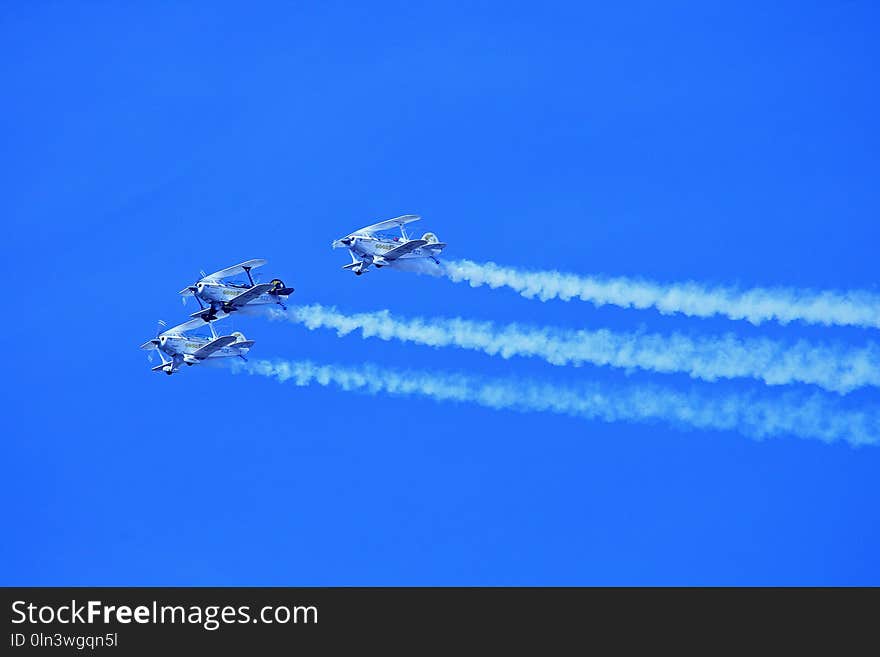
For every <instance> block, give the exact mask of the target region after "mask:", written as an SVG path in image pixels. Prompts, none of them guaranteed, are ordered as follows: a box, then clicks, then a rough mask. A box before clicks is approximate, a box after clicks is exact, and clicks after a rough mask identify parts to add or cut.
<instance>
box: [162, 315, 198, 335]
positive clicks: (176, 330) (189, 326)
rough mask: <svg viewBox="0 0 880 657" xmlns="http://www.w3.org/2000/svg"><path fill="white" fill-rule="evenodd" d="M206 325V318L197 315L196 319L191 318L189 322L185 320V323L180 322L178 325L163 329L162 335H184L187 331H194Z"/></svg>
mask: <svg viewBox="0 0 880 657" xmlns="http://www.w3.org/2000/svg"><path fill="white" fill-rule="evenodd" d="M204 325H205V320H203V319H202V318H201V317H197V318H195V319H191V320H189V321H188V322H184V323H183V324H178V325H177V326H172V327H171V328H170V329H165V330H164V331H162V335H165V334H168V335H182V334H184V333H186V332H187V331H194V330H196V329H197V328H202V327H203V326H204Z"/></svg>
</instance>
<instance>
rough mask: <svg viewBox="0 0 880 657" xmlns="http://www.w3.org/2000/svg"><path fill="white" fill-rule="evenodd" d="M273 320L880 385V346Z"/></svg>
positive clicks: (495, 351) (840, 388) (485, 348)
mask: <svg viewBox="0 0 880 657" xmlns="http://www.w3.org/2000/svg"><path fill="white" fill-rule="evenodd" d="M269 316H270V317H272V318H274V319H282V318H284V319H287V320H289V321H292V322H295V323H299V324H302V325H304V326H306V327H307V328H309V329H310V330H315V329H317V328H328V329H333V330H335V331H336V332H337V333H338V334H339V335H340V336H342V335H346V334H348V333H351V332H352V331H355V330H360V332H361V335H362V336H363V337H364V338H369V337H377V338H381V339H383V340H399V341H401V342H411V343H414V344H422V345H428V346H432V347H447V346H455V347H459V348H461V349H470V350H474V351H482V352H484V353H486V354H489V355H491V356H496V355H497V356H501V357H502V358H510V357H512V356H526V357H537V358H542V359H544V360H545V361H547V362H548V363H552V364H553V365H576V366H577V365H582V364H584V363H591V364H594V365H599V366H605V365H607V366H611V367H619V368H625V369H633V368H638V369H642V370H647V371H651V372H659V373H671V372H681V373H685V374H688V375H690V376H691V377H692V378H695V379H703V380H705V381H716V380H718V379H732V378H752V379H757V380H760V381H763V382H764V383H766V384H767V385H785V384H790V383H807V384H815V385H818V386H820V387H822V388H825V389H826V390H830V391H833V392H837V393H841V394H845V393H848V392H851V391H852V390H855V389H856V388H860V387H863V386H880V366H878V365H880V346H878V345H877V344H875V343H869V344H868V345H867V346H864V347H861V348H858V349H851V348H848V347H846V346H845V345H842V344H833V343H832V344H823V345H814V344H810V343H808V342H804V341H799V342H796V343H793V344H785V343H780V342H777V341H774V340H769V339H765V338H760V339H740V338H738V337H736V336H735V335H732V334H727V335H723V336H705V337H688V336H685V335H681V334H672V335H668V336H664V335H659V334H645V333H618V332H614V331H609V330H606V329H600V330H593V331H585V330H580V331H571V330H561V329H552V328H546V327H541V328H538V327H528V326H520V325H516V324H510V325H507V326H502V327H496V326H495V325H494V324H492V323H491V322H475V321H470V320H465V319H460V318H455V319H445V318H430V319H424V318H414V319H403V318H398V317H395V316H393V315H391V314H390V313H389V312H388V311H387V310H382V311H378V312H370V313H353V314H343V313H340V312H338V311H337V310H336V309H335V308H328V307H325V306H321V305H318V304H312V305H307V306H298V307H296V308H292V309H290V310H288V311H286V312H285V311H281V310H277V309H271V310H270V311H269Z"/></svg>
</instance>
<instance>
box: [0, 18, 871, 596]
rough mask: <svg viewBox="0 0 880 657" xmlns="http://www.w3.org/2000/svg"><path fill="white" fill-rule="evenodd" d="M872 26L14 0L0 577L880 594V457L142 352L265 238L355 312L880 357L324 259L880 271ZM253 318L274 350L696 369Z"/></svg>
mask: <svg viewBox="0 0 880 657" xmlns="http://www.w3.org/2000/svg"><path fill="white" fill-rule="evenodd" d="M878 19H880V12H878V9H877V6H876V3H871V2H842V1H841V2H778V3H763V2H727V3H725V2H720V3H716V2H709V3H706V2H668V3H658V2H621V3H601V2H594V3H584V2H570V3H566V2H541V3H535V2H527V3H516V2H497V3H485V2H468V3H440V2H438V3H422V2H409V1H407V2H397V3H352V2H322V3H278V4H271V3H256V4H254V3H231V4H227V5H223V4H221V3H189V2H187V3H180V2H167V3H133V2H129V3H95V2H19V3H4V5H3V7H2V9H0V44H2V45H0V49H2V54H3V57H2V58H0V71H2V72H0V83H2V90H3V98H4V102H3V103H2V106H0V120H2V125H3V135H4V136H3V143H4V146H3V148H2V152H0V185H2V188H3V193H2V201H0V204H2V205H0V210H2V217H3V245H4V247H5V248H4V250H3V251H4V254H3V258H2V264H0V274H2V277H3V280H4V281H6V288H5V294H4V301H3V303H2V308H3V310H2V313H3V317H4V322H3V327H4V328H3V331H4V341H5V349H4V350H3V354H4V355H3V377H2V379H0V395H2V402H0V404H2V417H3V431H2V433H3V439H2V443H0V444H2V447H0V457H2V463H3V466H4V470H3V476H2V478H0V491H2V495H3V502H4V503H3V512H2V527H3V537H4V540H3V541H2V542H0V564H2V565H0V583H2V584H5V585H13V584H22V585H50V584H57V585H124V584H140V585H162V584H168V585H198V584H205V585H225V584H229V585H247V584H250V585H269V584H275V585H333V584H345V585H351V584H366V585H369V584H395V585H397V584H402V585H409V584H439V585H445V584H500V585H507V584H526V585H531V584H875V585H876V584H880V562H878V558H877V555H878V554H880V523H878V511H877V509H878V508H880V492H878V490H880V489H878V469H880V449H877V448H870V447H869V448H863V449H853V448H851V447H849V446H847V445H845V444H835V445H825V444H822V443H819V442H813V441H808V440H801V439H797V438H794V437H782V438H777V439H769V440H766V441H754V440H752V439H749V438H747V437H744V436H741V435H738V434H736V433H728V432H704V431H694V430H687V429H683V428H680V427H669V426H666V425H663V424H649V425H639V424H624V423H617V424H605V423H601V422H585V421H582V420H577V419H571V418H566V417H557V416H552V415H542V414H519V413H514V412H495V411H491V410H487V409H483V408H478V407H474V406H466V405H456V404H437V403H434V402H432V401H429V400H423V399H414V398H408V399H400V398H392V397H386V396H377V397H368V396H362V395H357V394H348V393H344V392H341V391H338V390H336V389H332V388H327V389H324V388H320V387H307V388H298V387H296V386H294V385H293V384H292V383H286V384H279V383H277V382H275V381H272V380H269V379H263V378H259V377H252V376H244V375H239V376H236V375H233V374H231V373H230V372H229V371H227V370H225V369H222V368H192V369H187V370H186V371H184V372H182V373H181V375H179V376H173V377H166V376H161V375H158V374H152V373H151V372H150V371H149V364H148V363H147V362H146V361H145V359H144V354H143V352H141V351H139V350H138V345H140V344H141V343H142V342H143V341H144V340H146V339H148V338H150V337H152V335H153V331H154V330H155V322H156V320H157V319H158V318H164V319H165V320H167V321H169V323H172V322H174V323H176V322H177V321H178V320H179V321H182V320H183V319H184V318H185V316H186V314H187V313H189V312H191V311H192V309H193V306H192V305H189V306H187V307H186V308H183V307H182V306H181V304H180V300H179V298H178V296H177V291H178V290H179V289H181V288H182V287H183V286H184V285H186V284H187V283H189V282H191V281H192V280H194V279H195V277H196V276H197V273H198V271H199V269H202V268H204V269H206V270H208V271H212V270H215V269H219V268H221V267H223V266H226V265H229V264H232V263H235V262H239V261H241V260H243V259H246V258H252V257H265V258H268V259H269V267H268V268H267V270H266V272H265V273H266V275H278V276H280V277H282V278H283V279H284V280H285V282H287V283H288V284H291V285H293V286H294V287H296V289H297V291H296V294H295V295H294V296H293V297H292V299H291V301H292V302H293V303H305V302H319V303H324V304H336V305H338V306H339V308H340V309H342V310H345V311H358V310H377V309H381V308H389V309H390V310H392V312H395V313H397V314H400V315H404V316H427V317H430V316H434V315H444V316H454V315H461V316H463V317H468V318H478V319H492V320H496V321H499V322H506V321H522V322H528V323H534V324H548V325H557V326H568V327H611V328H616V329H633V328H639V327H645V328H646V330H651V331H659V332H670V331H673V330H680V331H686V332H689V333H694V334H700V333H719V332H722V331H726V330H733V331H736V332H737V333H738V334H740V335H744V336H747V335H771V336H775V337H779V338H788V339H796V338H805V339H810V340H816V341H819V340H827V339H834V340H840V341H846V342H851V343H852V344H863V343H865V342H867V341H869V340H876V339H877V336H876V333H875V332H872V331H867V330H857V329H822V328H817V327H810V326H804V325H791V326H787V327H781V326H777V325H766V326H762V327H753V326H750V325H748V324H745V323H742V322H738V323H734V322H729V321H723V320H720V319H719V320H708V321H707V320H687V319H682V318H677V317H663V316H661V315H659V314H657V313H655V312H649V311H644V312H638V311H626V310H621V309H614V308H594V307H593V306H591V305H589V304H586V303H580V302H570V303H563V302H560V301H549V302H547V303H541V302H539V301H530V300H526V299H523V298H521V297H519V296H517V295H516V294H515V293H513V292H511V291H509V290H497V291H491V290H489V289H487V288H480V289H471V288H469V287H468V286H467V285H465V284H453V283H451V282H449V281H447V280H443V279H433V278H429V277H424V276H416V275H413V274H406V273H400V272H393V271H383V272H379V273H375V272H373V273H370V274H369V275H367V276H364V277H362V278H356V277H354V276H352V275H351V274H349V273H348V272H343V271H341V270H340V267H341V266H342V265H343V264H345V263H346V262H347V255H346V254H345V253H344V252H341V251H333V250H331V249H330V248H329V246H330V242H331V240H332V239H333V238H336V237H339V236H341V235H344V234H346V233H348V232H349V231H351V230H353V229H354V228H357V227H359V226H362V225H365V224H368V223H372V222H374V221H378V220H380V219H384V218H388V217H393V216H397V215H399V214H403V213H410V212H413V213H418V214H421V215H422V216H423V217H424V219H423V221H422V222H421V224H420V225H419V226H418V229H419V231H421V230H422V229H426V230H427V229H430V230H433V231H435V232H436V233H437V234H438V235H439V236H440V238H441V239H442V240H444V241H447V242H449V245H450V246H449V248H448V251H447V258H470V259H473V260H476V261H487V260H494V261H496V262H499V263H501V264H506V265H516V266H521V267H525V268H535V269H550V268H556V269H559V270H560V271H569V272H577V273H585V274H606V275H630V276H643V277H647V278H651V279H656V280H661V281H679V280H686V279H694V280H699V281H706V282H710V283H711V282H717V283H732V284H740V285H743V286H752V285H785V286H795V287H812V288H836V289H850V288H855V289H867V290H873V291H875V292H876V291H878V287H877V284H876V282H877V244H878V228H877V218H878V209H880V185H878V183H877V181H878V174H880V158H878V153H880V138H878V131H877V117H878V116H880V93H878V89H880V84H878V76H877V71H878V70H880V68H878V65H880V62H878V53H880V45H878V44H880V39H878V27H880V22H878ZM232 324H233V327H234V328H236V329H240V330H242V331H244V332H245V333H246V334H247V335H248V337H251V338H254V339H255V340H256V341H257V344H256V346H255V348H254V350H253V351H252V357H253V358H264V357H279V358H291V359H297V358H310V359H313V360H315V361H318V362H332V363H360V362H363V361H370V362H374V363H380V364H382V365H386V366H388V367H408V368H418V369H438V370H439V369H442V370H453V371H464V372H470V373H478V374H486V375H490V376H496V375H497V376H507V375H509V376H523V377H533V378H539V379H547V380H553V381H559V382H566V381H576V380H581V379H595V380H600V381H606V382H608V383H613V384H626V382H628V381H634V382H641V381H646V380H650V381H653V382H657V383H665V384H668V385H670V386H673V387H676V388H680V387H688V386H690V385H692V382H691V381H690V380H689V379H687V378H686V377H684V376H659V375H650V374H645V373H639V372H634V373H629V374H627V373H625V372H620V371H615V370H610V369H608V368H595V367H583V368H577V369H575V368H554V367H552V366H549V365H546V364H544V363H541V362H539V361H534V360H526V359H512V360H509V361H504V360H500V359H490V358H489V357H486V356H483V355H480V354H476V353H469V352H462V351H456V350H452V349H446V350H439V351H438V350H433V349H429V348H424V347H417V346H410V345H401V344H395V343H386V342H382V341H379V340H375V339H372V340H362V339H361V338H360V337H359V336H357V335H350V336H348V337H345V338H338V337H337V336H336V335H335V334H333V333H330V332H327V331H318V332H314V333H310V332H308V331H306V330H305V329H304V328H301V327H296V326H293V325H286V324H276V323H270V322H269V321H266V320H262V319H258V318H238V319H235V320H234V321H233V322H232ZM693 385H698V384H693ZM699 385H700V386H701V388H702V389H704V390H709V391H718V393H719V394H721V393H724V392H726V391H730V390H739V389H746V388H748V389H761V386H760V384H757V383H750V382H726V383H717V384H699ZM878 401H880V395H878V393H877V392H876V391H874V390H863V391H860V392H855V393H852V394H851V395H849V396H848V397H847V398H846V400H845V403H846V404H849V405H851V406H854V407H865V408H867V407H870V406H872V405H876V404H877V403H878Z"/></svg>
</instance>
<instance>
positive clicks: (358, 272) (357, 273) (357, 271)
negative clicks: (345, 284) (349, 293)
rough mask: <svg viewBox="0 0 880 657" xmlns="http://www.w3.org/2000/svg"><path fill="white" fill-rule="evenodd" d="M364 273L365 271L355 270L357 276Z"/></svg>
mask: <svg viewBox="0 0 880 657" xmlns="http://www.w3.org/2000/svg"><path fill="white" fill-rule="evenodd" d="M363 273H364V272H362V271H360V270H356V271H355V272H354V275H355V276H361V275H362V274H363Z"/></svg>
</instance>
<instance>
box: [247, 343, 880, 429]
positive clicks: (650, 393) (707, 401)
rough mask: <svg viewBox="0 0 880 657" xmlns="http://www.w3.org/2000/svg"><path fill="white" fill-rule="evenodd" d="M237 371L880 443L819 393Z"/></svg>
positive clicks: (356, 371)
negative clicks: (768, 394)
mask: <svg viewBox="0 0 880 657" xmlns="http://www.w3.org/2000/svg"><path fill="white" fill-rule="evenodd" d="M232 367H233V370H234V371H237V372H241V371H245V372H248V373H250V374H257V375H262V376H268V377H272V378H275V379H277V380H278V381H282V382H283V381H288V380H292V381H293V382H294V383H295V384H296V385H299V386H307V385H310V384H313V383H315V384H318V385H321V386H335V387H338V388H340V389H342V390H345V391H355V392H364V393H368V394H373V395H376V394H390V395H400V396H420V397H427V398H430V399H434V400H436V401H455V402H466V403H473V404H477V405H480V406H485V407H487V408H492V409H496V410H515V411H522V412H548V413H555V414H560V415H569V416H573V417H578V418H584V419H588V420H601V421H604V422H618V421H625V422H651V421H662V422H665V423H668V424H672V425H681V426H688V427H692V428H697V429H713V430H729V431H738V432H740V433H743V434H746V435H750V436H753V437H755V438H766V437H770V436H785V435H792V436H798V437H800V438H812V439H817V440H821V441H823V442H826V443H833V442H838V441H845V442H847V443H849V444H850V445H853V446H861V445H877V444H878V443H880V416H878V414H877V412H876V411H873V412H871V411H853V410H846V409H844V408H841V407H840V405H839V404H837V403H835V402H834V401H833V400H831V399H829V398H827V397H825V396H823V395H821V394H819V393H814V394H811V395H795V394H792V393H788V394H786V395H780V396H778V397H776V398H775V399H772V400H771V399H766V398H764V397H757V396H755V395H754V394H733V395H711V396H708V395H703V394H699V393H697V392H695V391H693V390H692V391H688V392H679V391H676V390H672V389H669V388H663V387H660V386H652V385H625V386H616V387H611V386H608V387H605V386H600V385H599V384H596V383H586V384H582V385H579V386H562V385H554V384H549V383H538V382H534V381H521V380H514V379H481V378H477V377H471V376H466V375H461V374H450V373H442V372H435V371H432V372H426V371H400V370H395V369H391V368H388V367H380V366H376V365H370V364H365V365H359V366H342V365H318V364H315V363H313V362H311V361H293V362H287V361H274V362H273V361H268V360H260V361H254V362H249V363H238V362H235V363H233V365H232Z"/></svg>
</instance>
